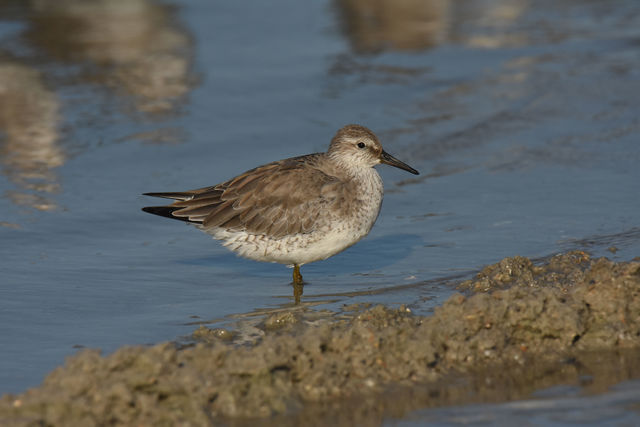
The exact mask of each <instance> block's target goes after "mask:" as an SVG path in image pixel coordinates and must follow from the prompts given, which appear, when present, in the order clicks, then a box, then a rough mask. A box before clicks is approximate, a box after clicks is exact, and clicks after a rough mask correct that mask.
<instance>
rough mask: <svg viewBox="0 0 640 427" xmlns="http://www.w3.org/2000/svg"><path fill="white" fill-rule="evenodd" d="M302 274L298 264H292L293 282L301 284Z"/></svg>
mask: <svg viewBox="0 0 640 427" xmlns="http://www.w3.org/2000/svg"><path fill="white" fill-rule="evenodd" d="M302 283H303V282H302V274H300V266H299V265H298V264H295V265H294V266H293V284H294V285H302Z"/></svg>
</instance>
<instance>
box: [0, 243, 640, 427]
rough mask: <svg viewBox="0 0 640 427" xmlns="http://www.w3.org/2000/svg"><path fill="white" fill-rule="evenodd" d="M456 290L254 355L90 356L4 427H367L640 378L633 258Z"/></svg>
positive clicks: (360, 313) (218, 336)
mask: <svg viewBox="0 0 640 427" xmlns="http://www.w3.org/2000/svg"><path fill="white" fill-rule="evenodd" d="M458 289H459V290H460V292H459V293H456V294H454V295H453V296H452V297H451V298H449V299H448V300H447V301H446V302H445V303H444V304H443V305H442V306H441V307H438V308H437V309H436V310H435V312H434V314H433V315H432V316H428V317H423V316H417V315H414V314H412V313H411V311H410V310H409V309H407V308H406V307H400V308H389V307H383V306H376V307H373V308H367V309H359V308H357V307H354V311H352V316H351V317H350V318H347V319H341V320H337V321H326V322H305V321H304V320H303V319H300V318H299V317H296V315H295V314H294V313H280V314H278V315H274V316H272V317H270V318H266V319H265V321H264V323H263V328H264V331H265V335H264V338H262V339H261V340H260V341H259V342H256V343H254V344H250V345H248V344H243V345H238V344H236V343H234V339H233V334H232V333H230V332H229V331H224V330H209V329H207V328H200V329H198V330H197V332H196V333H195V334H194V336H195V338H194V339H195V340H196V341H198V342H197V343H195V344H194V345H190V346H186V347H181V348H178V346H177V345H176V344H174V343H162V344H158V345H155V346H153V347H126V348H122V349H120V350H118V351H116V352H115V353H113V354H111V355H108V356H101V355H100V353H99V352H98V351H95V350H85V351H82V352H80V353H79V354H77V355H75V356H72V357H70V358H69V359H68V360H67V362H66V363H65V365H64V366H61V367H59V368H57V369H55V370H54V371H53V372H51V373H50V374H49V375H48V376H47V378H46V379H45V380H44V382H43V384H42V385H41V386H40V387H37V388H34V389H30V390H28V391H27V392H25V393H23V394H20V395H5V396H3V397H2V398H1V399H0V424H3V425H35V424H44V425H80V424H81V425H97V424H137V425H159V424H160V425H163V424H167V425H169V424H176V423H180V424H181V425H206V424H211V423H217V422H226V423H230V424H238V425H241V424H244V423H245V422H247V423H248V422H250V421H251V420H255V418H256V417H260V418H262V420H261V422H263V423H266V422H269V423H272V424H274V425H275V424H278V425H287V424H291V425H293V424H296V423H299V422H301V421H303V420H304V421H305V423H306V424H312V425H313V424H314V423H317V424H318V425H319V424H323V425H326V424H327V423H333V424H337V425H347V424H348V425H352V424H354V423H357V424H365V423H367V424H371V423H374V424H375V423H380V422H381V421H382V420H383V419H386V418H397V417H402V416H403V415H405V414H406V413H407V412H409V411H412V410H416V409H419V408H424V407H432V406H440V405H445V404H447V405H450V404H460V403H470V402H499V401H505V400H512V399H517V398H524V397H526V396H528V395H529V394H530V393H531V392H533V391H535V390H536V389H540V388H544V387H549V386H553V385H556V384H576V385H581V386H583V387H585V389H587V390H589V391H590V392H602V391H604V390H606V388H607V387H608V386H610V385H612V384H615V383H617V382H620V381H623V380H626V379H630V378H638V377H640V261H639V260H638V258H636V259H634V261H630V262H612V261H610V260H608V259H606V258H599V259H592V258H590V257H589V255H588V254H586V253H584V252H581V251H573V252H569V253H567V254H562V255H558V256H555V257H552V258H550V259H548V260H546V261H544V262H542V263H540V264H534V263H533V262H531V260H529V259H527V258H524V257H513V258H505V259H504V260H502V261H500V262H499V263H497V264H494V265H491V266H488V267H486V268H484V269H483V270H482V271H481V272H480V273H478V274H477V276H476V277H475V278H474V279H472V280H468V281H465V282H462V283H460V284H459V285H458ZM310 420H312V421H310Z"/></svg>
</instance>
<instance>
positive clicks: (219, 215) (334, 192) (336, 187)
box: [155, 154, 345, 238]
mask: <svg viewBox="0 0 640 427" xmlns="http://www.w3.org/2000/svg"><path fill="white" fill-rule="evenodd" d="M323 155H324V154H311V155H308V156H302V157H294V158H291V159H286V160H281V161H278V162H274V163H269V164H267V165H264V166H261V167H258V168H256V169H252V170H250V171H247V172H245V173H243V174H242V175H239V176H237V177H235V178H233V179H230V180H229V181H226V182H223V183H221V184H218V185H215V186H212V187H204V188H200V189H197V190H192V191H185V192H178V193H155V194H158V195H162V196H164V197H167V196H174V197H175V198H177V199H178V200H177V201H176V202H174V203H173V204H171V205H169V206H170V207H171V208H172V209H174V210H173V211H172V212H171V215H173V216H174V217H175V218H176V219H182V220H188V221H190V222H195V223H199V224H202V227H203V228H204V229H205V231H206V230H207V229H214V228H217V227H222V228H226V229H229V230H233V231H247V232H249V233H254V234H269V235H270V236H271V237H274V238H280V237H283V236H285V235H288V234H296V233H308V232H310V231H312V230H313V229H314V227H315V226H316V225H317V221H318V219H319V218H320V212H321V211H322V209H327V208H331V206H332V205H334V204H335V203H337V201H338V199H339V198H340V193H341V192H343V191H344V188H343V187H344V185H345V184H344V183H343V181H341V180H339V179H338V178H336V177H335V176H332V175H330V174H328V173H326V172H324V171H322V170H321V169H320V168H319V167H318V166H317V165H318V160H321V156H323Z"/></svg>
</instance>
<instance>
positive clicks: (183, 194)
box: [143, 191, 193, 201]
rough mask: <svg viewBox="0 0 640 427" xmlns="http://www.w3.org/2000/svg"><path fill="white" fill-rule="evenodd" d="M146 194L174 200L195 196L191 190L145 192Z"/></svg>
mask: <svg viewBox="0 0 640 427" xmlns="http://www.w3.org/2000/svg"><path fill="white" fill-rule="evenodd" d="M143 195H144V196H152V197H162V198H163V199H173V200H183V201H184V200H189V199H192V198H193V193H191V192H179V191H176V192H172V193H144V194H143Z"/></svg>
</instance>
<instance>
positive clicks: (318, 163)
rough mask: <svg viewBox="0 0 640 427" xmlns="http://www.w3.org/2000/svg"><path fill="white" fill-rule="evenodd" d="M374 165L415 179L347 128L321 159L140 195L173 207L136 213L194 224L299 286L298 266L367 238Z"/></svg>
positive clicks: (378, 197)
mask: <svg viewBox="0 0 640 427" xmlns="http://www.w3.org/2000/svg"><path fill="white" fill-rule="evenodd" d="M379 163H386V164H389V165H392V166H395V167H399V168H401V169H404V170H407V171H409V172H411V173H414V174H418V172H417V171H416V170H415V169H413V168H411V167H409V166H408V165H406V164H404V163H402V162H400V161H399V160H397V159H395V158H393V157H392V156H390V155H389V154H387V153H386V152H384V151H383V150H382V146H381V145H380V142H379V141H378V139H377V137H376V136H375V135H374V134H373V132H371V131H370V130H369V129H367V128H365V127H363V126H359V125H348V126H345V127H343V128H342V129H340V130H339V131H338V133H337V134H336V135H335V137H334V138H333V140H332V141H331V144H330V146H329V150H328V151H327V152H326V153H316V154H309V155H306V156H300V157H293V158H290V159H285V160H279V161H276V162H273V163H269V164H266V165H264V166H260V167H257V168H255V169H252V170H249V171H247V172H245V173H243V174H242V175H239V176H237V177H235V178H233V179H230V180H229V181H226V182H223V183H221V184H217V185H214V186H211V187H205V188H200V189H197V190H191V191H184V192H170V193H145V194H146V195H148V196H155V197H163V198H168V199H174V200H176V201H175V202H174V203H172V204H171V205H168V206H152V207H145V208H143V210H144V211H145V212H149V213H152V214H156V215H161V216H165V217H168V218H173V219H179V220H183V221H187V222H190V223H194V224H196V225H197V226H198V227H199V228H200V229H202V230H203V231H205V232H207V233H209V234H211V235H213V236H214V237H215V238H217V239H220V240H222V241H224V244H225V246H228V247H229V248H230V249H231V250H233V251H235V252H237V253H238V254H240V255H242V256H245V257H248V258H251V259H254V260H258V261H270V262H280V263H283V264H291V265H294V266H295V267H296V269H295V270H294V282H300V281H301V280H302V276H300V274H299V268H298V266H300V265H303V264H306V263H309V262H313V261H317V260H320V259H326V258H328V257H330V256H332V255H334V254H336V253H338V252H340V251H342V250H344V249H346V248H347V247H349V246H351V245H353V244H354V243H356V242H357V241H359V240H360V239H362V238H363V237H364V236H366V234H368V232H369V230H370V229H371V227H372V226H373V223H374V222H375V219H376V218H377V216H378V212H379V210H380V204H381V202H382V192H383V190H382V181H381V179H380V177H379V175H378V173H377V172H376V171H375V169H373V166H375V165H376V164H379ZM296 272H297V276H298V278H296Z"/></svg>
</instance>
